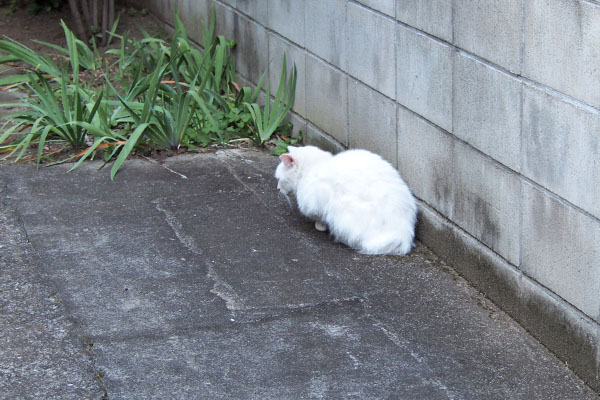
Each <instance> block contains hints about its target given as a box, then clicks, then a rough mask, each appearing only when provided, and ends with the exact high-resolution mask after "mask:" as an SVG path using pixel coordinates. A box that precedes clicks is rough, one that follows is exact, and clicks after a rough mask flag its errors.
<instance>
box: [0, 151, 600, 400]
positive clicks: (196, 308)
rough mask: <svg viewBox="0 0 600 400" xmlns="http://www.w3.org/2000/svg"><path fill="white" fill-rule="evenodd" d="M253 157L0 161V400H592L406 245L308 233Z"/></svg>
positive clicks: (447, 272) (420, 249) (269, 166)
mask: <svg viewBox="0 0 600 400" xmlns="http://www.w3.org/2000/svg"><path fill="white" fill-rule="evenodd" d="M276 163H277V159H276V158H275V157H272V156H270V155H268V154H265V153H262V152H258V151H255V150H239V149H238V150H221V151H218V152H216V153H213V154H199V155H184V156H178V157H174V158H169V159H167V160H166V162H165V163H164V164H163V165H159V164H157V163H155V162H151V161H148V160H142V159H140V160H130V161H127V162H126V163H125V165H124V167H123V168H122V170H121V171H120V172H119V174H118V175H117V177H116V180H115V181H113V182H111V181H110V179H109V171H108V169H102V170H98V168H99V166H100V165H101V164H99V163H97V162H88V163H84V164H82V165H81V166H80V167H79V168H78V169H77V170H75V171H73V172H70V173H66V170H67V169H68V168H69V166H67V165H63V166H55V167H51V168H42V169H40V170H39V171H36V170H35V168H33V167H32V166H31V165H1V166H0V190H1V191H2V195H1V197H0V207H1V208H0V246H1V247H0V291H1V292H0V318H1V327H2V328H1V331H0V398H5V399H21V398H22V399H40V398H44V399H82V398H93V399H101V398H105V399H111V400H112V399H330V398H332V399H336V398H345V399H385V398H389V399H480V398H486V399H598V396H597V395H596V394H594V393H593V392H592V391H591V390H590V389H589V388H588V387H587V386H585V384H584V383H583V382H582V381H581V380H579V379H578V378H577V377H576V376H575V375H574V374H573V373H572V372H571V371H570V370H569V369H568V367H567V366H565V365H564V364H562V363H561V362H560V361H559V360H558V359H556V358H555V357H554V356H553V355H552V354H550V353H549V352H548V351H547V350H546V349H545V348H544V347H543V346H542V345H541V344H539V343H538V342H537V341H536V340H535V339H533V338H532V337H531V336H530V335H528V334H527V332H525V331H524V330H523V329H522V328H521V327H520V326H519V325H518V324H516V323H515V322H514V321H513V320H511V319H510V318H509V317H508V316H507V315H506V314H504V313H503V312H502V311H500V310H498V309H497V308H496V307H495V306H494V305H493V304H492V303H490V302H489V301H488V300H486V299H485V298H484V297H483V296H481V295H480V294H479V293H477V292H476V291H475V290H474V289H473V288H471V287H470V286H469V285H468V284H467V283H466V282H465V281H464V280H463V279H462V278H460V277H459V276H458V275H457V274H456V273H455V272H454V271H453V270H452V269H450V268H449V267H447V266H446V265H445V264H444V263H443V262H442V261H441V260H439V259H438V258H437V257H436V256H435V255H434V254H432V253H431V252H430V251H429V250H428V249H426V248H425V247H424V246H422V245H420V244H418V245H417V247H416V248H415V249H414V251H413V252H412V253H411V254H409V255H408V256H405V257H396V256H383V257H382V256H377V257H373V256H364V255H360V254H357V253H355V252H354V251H352V250H350V249H348V248H347V247H345V246H343V245H341V244H337V243H333V242H332V241H331V240H330V238H329V237H328V236H327V234H325V233H321V232H317V231H316V230H314V228H313V225H312V223H311V222H310V221H307V220H305V219H304V218H303V217H302V216H300V215H299V214H298V213H297V212H296V211H295V210H294V209H293V208H291V207H290V206H289V205H288V203H287V202H286V201H285V200H283V199H281V198H279V197H278V195H277V193H276V182H275V179H274V178H273V172H274V168H275V165H276Z"/></svg>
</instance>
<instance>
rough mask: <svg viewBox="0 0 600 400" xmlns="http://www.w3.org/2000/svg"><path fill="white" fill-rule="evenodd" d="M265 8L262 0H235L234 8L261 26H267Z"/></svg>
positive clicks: (265, 4)
mask: <svg viewBox="0 0 600 400" xmlns="http://www.w3.org/2000/svg"><path fill="white" fill-rule="evenodd" d="M267 6H268V3H267V2H266V1H264V0H262V1H256V0H236V4H235V7H236V9H238V10H239V11H241V12H243V13H244V14H246V15H247V16H248V17H250V18H252V19H253V20H254V21H256V22H258V23H259V24H261V25H263V26H267V15H268V13H267Z"/></svg>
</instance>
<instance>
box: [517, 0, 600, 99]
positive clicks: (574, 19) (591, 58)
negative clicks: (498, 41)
mask: <svg viewBox="0 0 600 400" xmlns="http://www.w3.org/2000/svg"><path fill="white" fill-rule="evenodd" d="M599 42H600V5H599V4H597V3H593V2H590V1H580V0H576V1H575V0H554V1H545V0H532V1H526V2H525V43H524V52H523V54H524V60H523V63H524V66H523V75H525V76H527V77H528V78H531V79H533V80H535V81H538V82H541V83H544V84H546V85H549V86H551V87H553V88H555V89H558V90H559V91H561V92H564V93H566V94H568V95H570V96H573V97H575V98H577V99H579V100H582V101H584V102H586V103H588V104H591V105H593V106H595V107H600V69H599V68H598V60H600V46H598V43H599Z"/></svg>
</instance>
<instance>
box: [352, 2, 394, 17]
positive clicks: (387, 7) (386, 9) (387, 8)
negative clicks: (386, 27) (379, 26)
mask: <svg viewBox="0 0 600 400" xmlns="http://www.w3.org/2000/svg"><path fill="white" fill-rule="evenodd" d="M358 2H359V3H361V4H364V5H365V6H367V7H369V8H372V9H373V10H377V11H379V12H382V13H384V14H387V15H389V16H392V17H393V16H394V14H395V11H394V6H395V5H394V3H395V0H358Z"/></svg>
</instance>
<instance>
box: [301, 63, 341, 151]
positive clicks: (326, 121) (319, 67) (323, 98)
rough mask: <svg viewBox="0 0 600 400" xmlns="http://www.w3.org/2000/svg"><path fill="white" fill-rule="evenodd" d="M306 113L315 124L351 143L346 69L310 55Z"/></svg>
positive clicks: (339, 138)
mask: <svg viewBox="0 0 600 400" xmlns="http://www.w3.org/2000/svg"><path fill="white" fill-rule="evenodd" d="M306 115H307V119H308V120H309V121H311V122H312V123H313V124H315V125H316V126H318V127H319V128H321V129H323V130H324V131H325V132H327V133H328V134H330V135H331V136H333V137H334V138H335V139H336V140H337V141H338V142H340V143H342V144H343V145H344V146H347V145H348V132H347V123H346V122H347V120H348V85H347V78H346V75H344V74H343V73H342V72H340V71H338V70H336V69H334V68H332V67H331V66H330V65H328V64H326V63H324V62H323V61H321V60H319V59H318V58H315V57H313V56H311V55H307V56H306Z"/></svg>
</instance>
